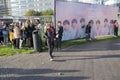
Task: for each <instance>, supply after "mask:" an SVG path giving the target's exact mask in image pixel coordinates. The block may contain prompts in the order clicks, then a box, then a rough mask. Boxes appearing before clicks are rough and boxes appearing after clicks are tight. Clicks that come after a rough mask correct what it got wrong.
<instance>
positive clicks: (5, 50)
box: [0, 45, 34, 56]
mask: <svg viewBox="0 0 120 80" xmlns="http://www.w3.org/2000/svg"><path fill="white" fill-rule="evenodd" d="M33 52H34V50H33V49H28V48H23V49H13V48H12V46H10V45H9V46H7V47H3V46H1V47H0V56H11V55H14V54H23V53H24V54H30V53H33Z"/></svg>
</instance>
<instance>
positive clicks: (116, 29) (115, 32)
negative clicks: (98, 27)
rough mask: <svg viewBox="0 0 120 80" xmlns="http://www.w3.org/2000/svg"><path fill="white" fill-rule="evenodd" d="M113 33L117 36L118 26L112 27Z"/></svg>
mask: <svg viewBox="0 0 120 80" xmlns="http://www.w3.org/2000/svg"><path fill="white" fill-rule="evenodd" d="M114 35H115V36H118V27H115V28H114Z"/></svg>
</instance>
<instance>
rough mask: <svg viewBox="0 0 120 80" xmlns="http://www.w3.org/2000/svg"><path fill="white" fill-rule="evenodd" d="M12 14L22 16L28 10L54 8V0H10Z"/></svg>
mask: <svg viewBox="0 0 120 80" xmlns="http://www.w3.org/2000/svg"><path fill="white" fill-rule="evenodd" d="M11 7H12V16H24V15H25V12H27V11H29V10H35V11H44V10H49V9H52V10H53V9H54V0H11Z"/></svg>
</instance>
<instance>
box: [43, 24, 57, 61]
mask: <svg viewBox="0 0 120 80" xmlns="http://www.w3.org/2000/svg"><path fill="white" fill-rule="evenodd" d="M45 38H46V39H47V46H48V52H49V55H50V61H53V55H52V53H53V48H54V39H55V29H54V27H53V26H52V25H49V28H47V30H46V32H45Z"/></svg>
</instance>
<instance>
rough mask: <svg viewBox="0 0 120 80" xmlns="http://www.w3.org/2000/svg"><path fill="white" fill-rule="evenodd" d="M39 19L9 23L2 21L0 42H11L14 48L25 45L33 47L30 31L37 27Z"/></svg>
mask: <svg viewBox="0 0 120 80" xmlns="http://www.w3.org/2000/svg"><path fill="white" fill-rule="evenodd" d="M39 27H40V21H39V20H36V22H35V23H33V21H32V20H26V21H25V22H23V23H21V22H13V23H11V24H9V25H8V24H7V25H6V23H3V24H2V25H1V26H0V44H1V45H3V46H7V44H8V43H11V44H12V47H14V48H18V49H19V48H22V45H24V44H25V45H26V46H27V47H29V48H32V47H33V39H32V32H33V31H34V30H35V29H39Z"/></svg>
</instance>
